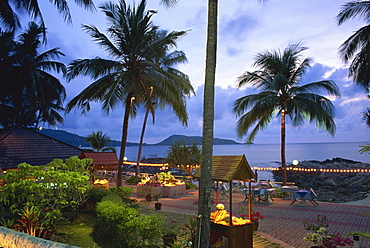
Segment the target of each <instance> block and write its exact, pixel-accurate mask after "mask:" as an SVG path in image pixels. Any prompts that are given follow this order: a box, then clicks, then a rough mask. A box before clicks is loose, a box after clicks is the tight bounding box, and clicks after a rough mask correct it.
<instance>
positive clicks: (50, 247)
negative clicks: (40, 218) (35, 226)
mask: <svg viewBox="0 0 370 248" xmlns="http://www.w3.org/2000/svg"><path fill="white" fill-rule="evenodd" d="M20 247H27V248H78V247H77V246H71V245H66V244H62V243H57V242H53V241H50V240H45V239H41V238H36V237H33V236H31V235H29V234H26V233H21V232H16V231H14V230H11V229H8V228H5V227H2V226H0V248H20Z"/></svg>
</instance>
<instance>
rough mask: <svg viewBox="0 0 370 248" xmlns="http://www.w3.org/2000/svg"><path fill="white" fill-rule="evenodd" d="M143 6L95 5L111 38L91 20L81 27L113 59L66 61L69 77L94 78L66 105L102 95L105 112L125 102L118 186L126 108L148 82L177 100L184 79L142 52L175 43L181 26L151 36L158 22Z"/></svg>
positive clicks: (86, 106) (132, 108)
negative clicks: (102, 16)
mask: <svg viewBox="0 0 370 248" xmlns="http://www.w3.org/2000/svg"><path fill="white" fill-rule="evenodd" d="M145 7H146V1H145V0H142V1H141V2H140V4H139V5H138V7H131V6H129V5H127V4H126V2H125V1H124V0H120V1H119V2H118V3H117V4H115V3H113V2H107V3H105V4H102V5H101V6H100V8H101V9H102V10H103V12H104V13H105V15H106V17H107V19H108V24H109V25H110V26H109V28H108V31H107V32H108V34H109V35H110V36H111V37H112V41H111V40H110V39H109V38H108V37H107V36H106V35H105V34H103V33H101V32H100V31H99V30H98V29H97V28H96V27H95V26H92V25H91V26H89V25H83V28H84V30H85V31H87V33H89V34H90V35H91V36H92V37H93V38H94V40H95V41H97V42H98V43H99V45H101V46H102V47H103V48H104V49H105V50H106V51H107V52H108V53H109V55H110V56H111V57H112V58H113V59H116V60H108V59H102V58H94V59H78V60H74V61H72V62H71V64H70V65H69V67H68V79H69V80H71V79H73V78H75V77H77V76H78V75H86V76H90V77H91V78H93V79H94V80H96V81H94V82H93V83H91V84H90V85H89V86H88V87H86V88H85V89H84V90H83V91H82V92H81V93H80V94H78V95H77V96H76V97H74V98H73V99H72V100H71V101H70V102H69V103H68V105H67V111H70V110H71V109H72V108H74V107H79V108H81V109H82V113H85V112H86V111H89V110H90V101H101V102H102V103H103V104H102V108H103V110H105V111H106V112H107V113H109V111H110V110H111V109H113V108H115V107H116V106H117V105H118V104H119V103H121V102H124V105H125V113H124V118H123V124H122V125H123V127H122V139H121V140H122V142H121V149H120V154H119V166H118V173H117V186H122V171H123V168H122V164H123V158H124V154H125V149H126V140H127V133H128V121H129V116H130V114H135V113H136V108H137V106H139V105H140V104H141V103H143V102H144V101H145V95H146V94H147V93H148V89H150V87H153V92H154V93H153V94H155V95H156V96H158V97H159V98H163V99H166V101H167V102H171V103H172V102H177V101H180V100H182V97H183V94H182V92H184V91H185V89H186V87H188V84H187V85H182V84H181V85H179V84H176V83H175V81H174V80H173V78H172V77H171V75H169V74H168V73H166V71H164V70H163V69H161V68H160V67H159V65H158V64H157V63H154V62H153V60H150V59H149V58H148V57H147V56H149V55H150V54H153V53H152V51H155V50H156V49H157V48H159V49H161V48H163V46H165V45H166V44H168V45H174V44H175V41H176V40H177V39H178V38H179V37H181V36H182V35H183V34H184V33H185V31H179V32H170V33H169V34H168V35H166V36H164V37H157V36H155V35H154V32H155V31H156V30H158V27H156V26H154V25H153V24H152V22H151V18H152V16H153V14H154V11H146V10H145ZM133 100H135V103H134V104H133Z"/></svg>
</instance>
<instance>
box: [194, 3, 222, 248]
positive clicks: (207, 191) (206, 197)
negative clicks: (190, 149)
mask: <svg viewBox="0 0 370 248" xmlns="http://www.w3.org/2000/svg"><path fill="white" fill-rule="evenodd" d="M217 11H218V0H208V27H207V50H206V71H205V84H204V100H203V101H204V102H203V139H202V155H203V156H202V164H201V175H202V177H201V179H200V184H199V186H200V187H199V206H198V212H199V217H200V224H201V225H200V231H199V232H200V240H199V238H198V241H197V242H198V247H209V233H210V226H211V224H210V214H211V188H212V155H213V125H214V94H215V93H214V92H215V74H216V57H217ZM198 237H199V236H198ZM199 244H200V245H199Z"/></svg>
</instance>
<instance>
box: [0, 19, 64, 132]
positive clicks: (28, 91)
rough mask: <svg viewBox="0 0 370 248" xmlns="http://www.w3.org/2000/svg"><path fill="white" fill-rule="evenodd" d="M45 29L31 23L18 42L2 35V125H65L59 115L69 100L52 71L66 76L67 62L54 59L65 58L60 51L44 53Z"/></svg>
mask: <svg viewBox="0 0 370 248" xmlns="http://www.w3.org/2000/svg"><path fill="white" fill-rule="evenodd" d="M43 32H45V29H44V28H42V27H40V26H38V25H37V24H35V23H34V22H30V23H29V26H28V28H27V29H26V30H25V32H24V33H22V34H20V35H19V38H18V40H17V41H15V40H13V39H12V37H11V35H10V34H9V33H6V32H5V33H4V32H3V33H2V34H1V38H0V42H2V44H1V46H4V48H3V49H4V50H3V51H2V52H1V53H0V56H1V57H0V63H1V69H0V82H1V83H0V84H1V87H2V90H1V93H0V109H1V110H2V111H1V116H0V117H1V118H0V122H1V123H0V124H1V125H2V126H13V125H24V126H35V127H36V125H38V123H39V122H46V123H48V124H49V125H56V123H57V122H60V123H63V118H62V117H61V115H60V114H59V113H58V111H59V110H62V109H63V107H62V104H63V100H64V99H65V97H66V93H65V88H64V86H63V85H62V84H61V83H60V81H59V79H57V78H56V77H55V76H53V75H51V74H50V73H49V72H51V71H55V72H57V73H63V74H64V73H65V72H66V67H65V65H64V64H63V63H61V62H57V61H54V60H52V59H55V58H59V57H60V56H64V54H63V53H61V52H60V51H59V50H58V49H57V48H54V49H50V50H47V51H45V52H40V48H41V40H40V39H41V36H42V34H43Z"/></svg>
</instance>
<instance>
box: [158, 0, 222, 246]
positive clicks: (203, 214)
mask: <svg viewBox="0 0 370 248" xmlns="http://www.w3.org/2000/svg"><path fill="white" fill-rule="evenodd" d="M161 2H163V3H164V4H166V5H167V6H174V5H176V4H177V2H178V0H161ZM217 13H218V0H208V17H207V18H208V21H207V23H208V25H207V44H206V68H205V81H204V99H203V136H202V162H201V173H202V179H201V181H202V182H201V183H200V187H199V201H198V202H199V203H198V214H199V216H200V221H201V226H202V228H201V234H200V239H199V240H198V241H197V242H198V244H197V245H198V246H201V247H208V246H209V233H210V226H211V224H210V218H209V216H210V215H211V206H210V204H209V202H211V200H212V195H211V193H212V192H211V188H212V184H213V181H212V156H213V136H214V135H213V130H214V127H213V125H214V97H215V78H216V57H217V26H218V24H217V21H218V19H217V18H218V14H217Z"/></svg>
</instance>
